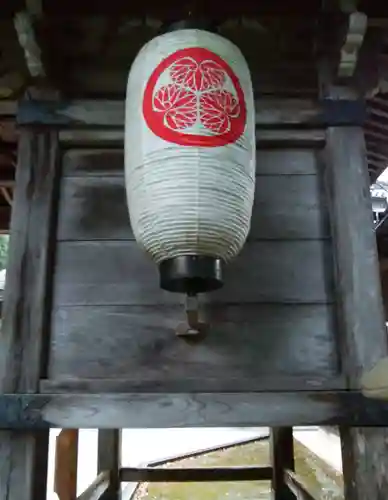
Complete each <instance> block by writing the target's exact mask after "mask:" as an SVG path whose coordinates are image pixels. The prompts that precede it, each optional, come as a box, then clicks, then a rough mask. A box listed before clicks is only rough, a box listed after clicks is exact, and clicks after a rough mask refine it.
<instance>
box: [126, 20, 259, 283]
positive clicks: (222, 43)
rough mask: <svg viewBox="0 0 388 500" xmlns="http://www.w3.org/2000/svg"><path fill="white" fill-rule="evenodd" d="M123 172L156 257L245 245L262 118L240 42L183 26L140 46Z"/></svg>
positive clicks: (225, 251) (225, 257)
mask: <svg viewBox="0 0 388 500" xmlns="http://www.w3.org/2000/svg"><path fill="white" fill-rule="evenodd" d="M125 177H126V190H127V197H128V206H129V213H130V220H131V225H132V229H133V232H134V235H135V238H136V240H137V242H138V243H139V244H140V245H141V246H142V247H143V248H144V249H145V250H146V251H147V252H148V253H149V254H150V256H151V257H152V258H153V259H154V261H155V262H156V263H157V264H161V263H162V265H163V263H165V262H172V261H173V260H174V259H175V260H176V259H178V260H177V262H178V261H179V259H181V262H182V258H184V257H190V258H192V259H193V261H200V260H201V259H202V258H208V259H213V260H214V259H215V260H217V261H219V262H228V261H230V260H231V259H232V258H233V257H235V256H236V255H237V254H238V253H239V251H240V250H241V248H242V246H243V244H244V242H245V240H246V237H247V235H248V232H249V228H250V218H251V212H252V205H253V198H254V186H255V120H254V101H253V91H252V83H251V76H250V73H249V69H248V66H247V64H246V61H245V59H244V57H243V56H242V54H241V52H240V50H239V49H238V48H237V47H236V46H235V45H233V44H232V43H231V42H230V41H228V40H226V39H224V38H223V37H221V36H219V35H216V34H213V33H210V32H206V31H202V30H195V29H183V30H178V31H173V32H171V33H167V34H165V35H162V36H159V37H157V38H155V39H153V40H152V41H150V42H149V43H147V45H145V46H144V47H143V48H142V50H141V51H140V53H139V54H138V56H137V58H136V59H135V61H134V63H133V65H132V68H131V70H130V73H129V78H128V86H127V98H126V119H125ZM216 281H217V280H215V281H214V282H213V285H210V287H209V286H208V288H217V286H218V285H219V284H217V282H216ZM162 286H163V284H162ZM164 287H165V288H169V289H172V290H175V291H183V290H182V286H178V287H177V286H172V285H171V283H170V285H168V286H164ZM196 287H197V288H199V290H198V291H204V290H202V289H201V285H200V283H199V281H197V285H196ZM202 288H206V286H205V287H203V286H202Z"/></svg>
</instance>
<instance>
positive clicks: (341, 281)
mask: <svg viewBox="0 0 388 500" xmlns="http://www.w3.org/2000/svg"><path fill="white" fill-rule="evenodd" d="M326 161H327V162H328V163H327V171H328V185H329V188H330V192H331V200H332V201H331V210H332V221H333V234H334V242H335V258H336V274H337V288H338V294H339V298H340V303H339V320H340V325H339V326H340V332H341V337H340V341H341V347H342V351H341V352H342V364H343V369H344V373H345V374H346V375H347V376H348V380H349V387H352V388H357V387H359V386H360V384H361V377H362V375H363V373H365V372H367V371H368V370H369V369H371V368H372V367H373V366H374V365H375V363H376V362H377V361H378V360H379V359H380V358H382V357H384V356H387V351H388V346H387V337H386V326H385V320H384V312H383V306H382V300H381V288H380V282H379V274H378V261H377V251H376V240H375V235H374V233H373V226H372V220H371V217H372V211H371V200H370V194H369V181H368V174H367V159H366V153H365V143H364V135H363V131H362V129H359V128H349V129H346V128H344V129H337V128H331V129H329V130H328V138H327V147H326ZM366 404H367V405H368V404H370V403H366ZM344 424H345V425H346V427H344V428H342V429H341V437H342V443H343V470H344V479H345V496H346V497H347V498H352V499H354V500H361V499H364V498H376V499H383V498H385V497H386V491H387V488H388V480H387V475H386V471H387V469H388V461H387V457H388V438H387V436H388V433H387V431H385V430H368V431H365V430H363V429H361V428H357V429H350V428H349V427H348V426H349V425H351V422H344ZM359 425H360V426H361V425H362V424H361V423H359Z"/></svg>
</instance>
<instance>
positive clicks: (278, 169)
mask: <svg viewBox="0 0 388 500" xmlns="http://www.w3.org/2000/svg"><path fill="white" fill-rule="evenodd" d="M320 168H321V165H319V164H318V163H317V160H316V154H315V152H314V151H313V150H308V149H297V148H295V149H287V148H286V149H281V150H276V149H275V150H269V151H268V150H267V151H259V152H258V153H257V158H256V171H257V174H258V175H266V174H267V175H277V174H289V175H291V174H297V175H300V174H306V175H311V174H318V173H319V172H320ZM63 176H65V177H67V176H69V177H87V176H93V177H96V176H103V177H106V176H118V177H123V176H124V152H123V149H122V148H121V149H118V148H112V149H102V148H101V147H100V148H99V149H69V150H68V151H65V152H64V154H63Z"/></svg>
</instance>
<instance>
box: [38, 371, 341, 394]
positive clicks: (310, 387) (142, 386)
mask: <svg viewBox="0 0 388 500" xmlns="http://www.w3.org/2000/svg"><path fill="white" fill-rule="evenodd" d="M191 382H194V383H198V384H199V383H200V381H199V380H198V379H197V380H195V379H192V380H191ZM234 383H235V384H237V383H236V381H234ZM243 384H244V387H243V389H244V390H245V391H248V392H250V391H252V392H254V391H258V392H292V391H318V392H321V391H334V390H344V389H345V388H346V378H345V377H344V376H343V375H342V374H338V375H334V376H328V377H327V376H326V377H321V376H320V375H312V374H310V375H305V376H303V375H302V376H300V375H289V374H285V375H279V374H276V375H273V374H261V375H260V378H259V379H257V380H256V379H255V380H251V379H249V380H243ZM206 386H207V388H208V390H209V392H214V391H215V390H216V389H217V387H219V386H220V382H219V380H218V379H214V378H208V379H207V380H206ZM236 387H237V385H236ZM201 388H202V386H201ZM240 388H241V387H240ZM186 389H187V383H186V380H185V379H183V380H181V379H179V380H177V379H174V380H168V381H166V380H162V381H161V383H159V382H158V381H155V380H139V379H138V378H137V377H136V376H133V375H131V378H126V379H122V378H84V377H82V378H74V377H70V378H67V377H66V378H54V379H43V380H41V382H40V392H41V393H43V394H100V393H107V394H123V393H128V392H136V391H139V390H144V391H147V390H152V391H153V392H183V391H184V390H186Z"/></svg>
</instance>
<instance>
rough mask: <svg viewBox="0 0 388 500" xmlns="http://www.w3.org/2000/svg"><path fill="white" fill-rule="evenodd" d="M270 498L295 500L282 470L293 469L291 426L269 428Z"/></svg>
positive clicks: (274, 499)
mask: <svg viewBox="0 0 388 500" xmlns="http://www.w3.org/2000/svg"><path fill="white" fill-rule="evenodd" d="M270 443H271V461H272V498H273V500H296V497H295V495H294V494H293V493H292V492H291V490H290V489H289V488H288V486H287V484H286V483H285V478H284V471H285V470H286V469H289V470H292V471H293V470H295V460H294V438H293V435H292V427H273V428H272V429H271V441H270Z"/></svg>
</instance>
